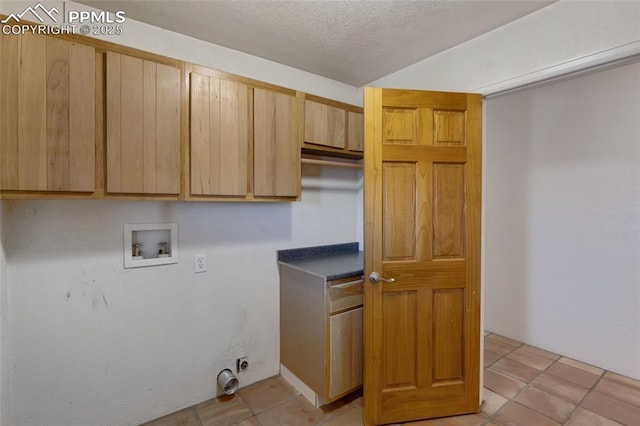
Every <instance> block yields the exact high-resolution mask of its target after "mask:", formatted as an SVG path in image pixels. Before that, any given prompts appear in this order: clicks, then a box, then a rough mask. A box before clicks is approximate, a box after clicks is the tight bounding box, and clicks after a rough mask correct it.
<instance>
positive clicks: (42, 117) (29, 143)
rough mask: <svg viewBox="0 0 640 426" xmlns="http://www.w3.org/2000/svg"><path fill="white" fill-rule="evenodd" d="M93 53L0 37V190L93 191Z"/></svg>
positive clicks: (42, 40) (56, 42) (60, 43)
mask: <svg viewBox="0 0 640 426" xmlns="http://www.w3.org/2000/svg"><path fill="white" fill-rule="evenodd" d="M94 55H95V51H94V49H93V48H92V47H89V46H85V45H82V44H77V43H71V42H68V41H64V40H60V39H56V38H50V37H44V36H38V35H33V34H30V33H25V34H24V35H9V36H7V35H3V36H2V37H0V57H1V58H2V60H1V61H0V189H1V190H9V191H63V192H93V191H94V190H95V68H94V67H95V56H94Z"/></svg>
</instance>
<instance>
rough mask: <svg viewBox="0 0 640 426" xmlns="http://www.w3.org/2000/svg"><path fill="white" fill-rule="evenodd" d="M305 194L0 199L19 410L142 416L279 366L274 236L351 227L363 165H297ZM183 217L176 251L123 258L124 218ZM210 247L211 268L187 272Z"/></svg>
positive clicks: (286, 244) (39, 417) (41, 419)
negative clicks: (236, 372)
mask: <svg viewBox="0 0 640 426" xmlns="http://www.w3.org/2000/svg"><path fill="white" fill-rule="evenodd" d="M304 171H305V178H304V181H303V184H304V189H303V195H302V202H299V203H279V204H239V203H236V204H232V203H184V202H140V201H138V202H135V201H131V202H128V201H110V200H81V201H69V200H65V201H51V200H47V201H45V200H33V201H6V200H5V201H4V202H5V204H6V205H7V209H6V213H5V218H4V231H5V234H6V235H5V236H6V238H5V243H6V247H5V250H6V255H7V260H8V264H9V271H8V272H9V274H8V275H9V276H8V278H9V280H8V282H9V293H10V298H11V299H10V300H11V312H10V314H11V318H10V319H11V323H10V324H11V332H12V337H13V342H12V343H13V364H12V370H13V376H12V381H13V383H12V399H13V422H12V423H9V422H7V423H3V424H22V425H37V424H47V425H69V424H138V423H141V422H144V421H147V420H151V419H153V418H156V417H158V416H162V415H164V414H167V413H170V412H173V411H176V410H178V409H180V408H183V407H186V406H189V405H192V404H195V403H198V402H201V401H204V400H206V399H209V398H212V397H214V396H215V395H216V386H215V380H216V375H217V373H218V372H219V371H220V370H222V369H223V368H225V367H233V365H234V362H235V359H236V358H237V357H240V356H244V355H249V357H250V363H251V364H250V365H251V366H250V369H249V371H248V372H247V373H246V374H244V375H240V376H239V378H240V384H241V386H245V385H247V384H250V383H252V382H254V381H256V380H259V379H263V378H266V377H269V376H272V375H274V374H277V373H278V365H279V361H278V359H279V354H278V351H279V349H278V348H279V343H278V342H279V323H278V312H279V305H278V303H279V302H278V273H277V265H276V250H277V249H282V248H291V247H300V246H309V245H316V244H330V243H340V242H347V241H355V240H356V239H357V226H356V220H357V218H356V210H357V208H356V202H357V200H356V195H357V193H358V180H357V172H356V171H353V170H335V169H334V170H331V169H324V170H320V169H318V168H314V167H307V166H305V167H304ZM165 221H168V222H171V221H175V222H178V228H179V230H178V231H179V244H180V245H179V250H180V262H179V263H178V264H175V265H164V266H158V267H149V268H139V269H127V270H124V269H123V257H122V251H123V237H122V225H123V224H125V223H145V222H147V223H154V222H165ZM196 253H204V254H206V255H207V263H208V265H207V266H208V271H207V272H206V273H202V274H197V275H196V274H194V272H193V256H194V254H196Z"/></svg>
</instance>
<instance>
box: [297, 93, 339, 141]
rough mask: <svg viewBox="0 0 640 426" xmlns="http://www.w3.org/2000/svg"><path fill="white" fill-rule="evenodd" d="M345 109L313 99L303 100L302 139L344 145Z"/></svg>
mask: <svg viewBox="0 0 640 426" xmlns="http://www.w3.org/2000/svg"><path fill="white" fill-rule="evenodd" d="M346 122H347V119H346V111H345V110H343V109H340V108H336V107H334V106H331V105H326V104H321V103H318V102H315V101H310V100H306V101H305V102H304V141H305V142H309V143H313V144H317V145H325V146H330V147H334V148H344V147H345V127H346Z"/></svg>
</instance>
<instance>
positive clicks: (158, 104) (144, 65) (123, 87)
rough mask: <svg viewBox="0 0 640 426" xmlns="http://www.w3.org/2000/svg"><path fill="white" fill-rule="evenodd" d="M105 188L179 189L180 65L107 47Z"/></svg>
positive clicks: (156, 191)
mask: <svg viewBox="0 0 640 426" xmlns="http://www.w3.org/2000/svg"><path fill="white" fill-rule="evenodd" d="M107 192H111V193H138V194H178V193H179V192H180V70H179V69H178V68H175V67H172V66H168V65H164V64H159V63H156V62H152V61H147V60H143V59H139V58H134V57H131V56H127V55H121V54H118V53H113V52H107Z"/></svg>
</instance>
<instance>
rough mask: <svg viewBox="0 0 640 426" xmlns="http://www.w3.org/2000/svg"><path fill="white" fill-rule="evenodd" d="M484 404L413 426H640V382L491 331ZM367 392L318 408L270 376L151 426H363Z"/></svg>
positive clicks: (149, 424) (485, 340)
mask: <svg viewBox="0 0 640 426" xmlns="http://www.w3.org/2000/svg"><path fill="white" fill-rule="evenodd" d="M484 342H485V352H484V367H485V369H484V386H485V393H484V404H483V405H482V410H481V412H480V413H479V414H472V415H467V416H457V417H447V418H441V419H434V420H424V421H419V422H412V423H406V424H405V425H410V426H449V425H450V426H456V425H460V426H463V425H466V426H481V425H482V426H491V425H504V426H538V425H540V426H546V425H549V426H557V425H570V426H612V425H626V426H640V381H637V380H633V379H630V378H628V377H624V376H620V375H618V374H615V373H611V372H608V371H605V370H602V369H600V368H597V367H594V366H592V365H588V364H584V363H582V362H579V361H575V360H572V359H569V358H565V357H561V356H560V355H557V354H554V353H551V352H548V351H545V350H543V349H539V348H536V347H533V346H529V345H526V344H522V343H521V342H517V341H515V340H512V339H508V338H506V337H503V336H499V335H497V334H491V333H488V332H486V333H485V339H484ZM361 395H362V394H361V393H355V394H352V395H350V396H348V397H346V398H345V399H343V400H340V401H337V402H335V403H333V404H331V405H329V406H328V407H323V408H322V409H320V408H315V407H314V406H313V405H311V404H309V403H308V402H307V401H306V400H305V399H304V397H302V395H300V394H298V393H297V392H296V391H295V390H294V389H293V388H292V387H291V386H290V385H289V384H288V383H287V382H286V381H285V380H284V379H282V378H281V377H272V378H270V379H267V380H263V381H262V382H259V383H255V384H253V385H251V386H248V387H246V388H243V389H240V390H239V391H238V392H237V394H236V395H234V396H232V397H221V398H217V399H213V400H210V401H206V402H203V403H201V404H198V405H196V406H193V407H189V408H187V409H184V410H182V411H179V412H177V413H173V414H171V415H169V416H166V417H163V418H160V419H157V420H154V421H152V422H150V423H147V424H146V426H178V425H180V426H232V425H236V426H305V425H308V426H316V425H322V426H360V425H362V396H361Z"/></svg>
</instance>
